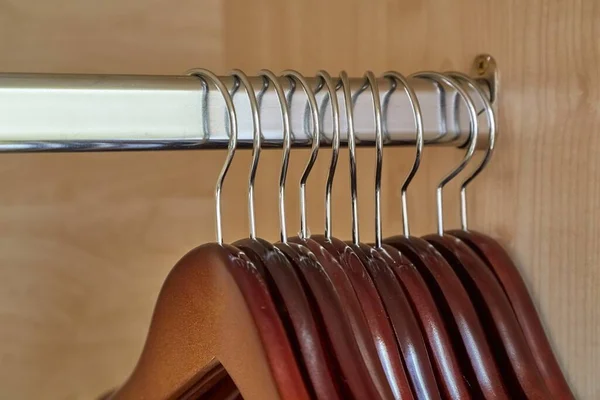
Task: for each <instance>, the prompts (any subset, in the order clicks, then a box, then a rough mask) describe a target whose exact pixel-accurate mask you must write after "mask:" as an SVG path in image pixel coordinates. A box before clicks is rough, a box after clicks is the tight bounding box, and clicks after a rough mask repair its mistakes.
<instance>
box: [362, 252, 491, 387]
mask: <svg viewBox="0 0 600 400" xmlns="http://www.w3.org/2000/svg"><path fill="white" fill-rule="evenodd" d="M374 256H375V257H377V258H379V259H380V260H381V261H382V262H385V263H386V264H387V265H388V267H389V268H390V270H391V271H392V274H393V275H394V276H395V278H396V279H397V280H398V282H399V283H400V284H401V285H402V288H403V290H405V291H406V294H407V298H408V299H409V300H410V303H411V305H412V307H413V309H414V310H415V316H416V317H417V318H418V319H419V322H420V326H421V330H422V332H423V337H424V339H425V340H426V343H427V349H428V353H429V357H430V359H431V363H432V365H433V367H434V368H435V371H436V380H437V383H438V385H439V387H440V391H441V392H442V395H443V396H444V398H447V399H469V398H471V397H472V396H471V394H472V393H473V394H475V396H473V397H475V398H477V396H478V395H479V393H480V392H479V391H478V386H477V385H474V384H473V383H470V382H468V381H467V379H466V376H465V375H464V374H463V372H462V371H461V368H460V364H461V362H462V363H464V362H468V361H466V360H459V359H458V353H457V352H456V351H455V350H454V348H453V345H452V341H451V339H450V336H449V334H448V332H447V331H446V327H445V325H444V321H443V319H442V316H441V315H440V310H439V309H438V308H437V306H436V304H435V301H434V299H433V296H432V295H431V292H430V291H429V289H428V288H427V284H426V283H425V281H424V280H423V277H422V276H421V275H420V274H419V272H418V270H417V269H416V267H415V266H414V264H413V263H412V262H410V260H409V259H408V258H407V257H405V256H403V255H402V254H401V253H400V252H399V251H398V250H397V249H396V248H394V247H392V246H389V245H385V244H384V245H383V246H382V247H381V248H380V249H375V255H374Z"/></svg>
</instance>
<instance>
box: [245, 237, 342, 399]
mask: <svg viewBox="0 0 600 400" xmlns="http://www.w3.org/2000/svg"><path fill="white" fill-rule="evenodd" d="M235 246H236V247H238V248H239V249H241V250H242V251H244V253H245V254H246V255H247V256H248V258H250V259H251V260H252V261H253V263H254V264H255V265H260V268H261V271H262V272H263V274H264V275H265V281H266V282H267V285H268V286H269V291H270V292H271V294H272V296H274V298H275V304H276V306H277V307H278V309H279V315H280V316H281V318H282V320H283V321H284V324H285V325H286V326H287V330H288V337H290V338H291V339H290V341H291V342H292V345H293V347H294V348H295V352H296V358H297V359H298V362H299V364H300V365H301V366H302V369H301V371H302V372H304V373H305V374H306V379H307V380H308V382H309V385H310V387H309V390H310V392H311V394H312V395H313V396H316V397H317V398H319V399H332V400H333V399H341V397H340V396H341V393H340V392H339V390H340V384H341V383H340V380H339V379H338V378H339V373H338V369H337V366H335V363H334V360H332V355H331V354H330V351H331V350H330V349H329V343H327V342H326V341H324V336H325V335H326V333H325V332H324V331H322V330H320V328H321V329H323V327H319V326H318V323H317V321H316V318H315V315H313V312H314V313H315V314H316V313H317V312H318V310H314V311H313V310H312V309H311V306H310V302H309V300H308V298H307V294H306V293H305V292H304V288H303V287H302V282H301V281H300V278H299V277H298V275H297V274H296V271H295V270H294V266H293V265H292V264H291V263H290V261H288V259H287V257H286V256H285V255H284V254H282V253H281V251H280V250H279V249H277V248H276V247H275V246H273V245H272V244H271V243H269V242H267V241H265V240H263V239H244V240H240V241H237V242H235Z"/></svg>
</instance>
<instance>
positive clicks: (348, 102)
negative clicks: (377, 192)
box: [340, 71, 360, 244]
mask: <svg viewBox="0 0 600 400" xmlns="http://www.w3.org/2000/svg"><path fill="white" fill-rule="evenodd" d="M340 83H341V86H342V92H343V93H344V105H345V108H346V120H347V121H348V153H349V155H350V199H351V202H352V243H354V244H358V243H359V239H360V238H359V229H358V182H357V179H356V137H355V136H354V104H353V101H352V92H351V90H350V80H349V78H348V74H347V73H346V71H341V72H340Z"/></svg>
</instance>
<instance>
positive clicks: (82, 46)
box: [0, 0, 600, 400]
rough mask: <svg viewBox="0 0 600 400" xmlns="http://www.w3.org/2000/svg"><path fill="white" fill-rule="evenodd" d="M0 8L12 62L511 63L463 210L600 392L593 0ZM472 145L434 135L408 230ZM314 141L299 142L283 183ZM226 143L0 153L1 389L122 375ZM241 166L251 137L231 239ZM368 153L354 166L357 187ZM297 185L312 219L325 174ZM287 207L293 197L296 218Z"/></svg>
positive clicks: (141, 69)
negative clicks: (488, 144)
mask: <svg viewBox="0 0 600 400" xmlns="http://www.w3.org/2000/svg"><path fill="white" fill-rule="evenodd" d="M0 9H1V12H0V33H2V34H1V35H0V53H1V54H2V55H3V56H2V57H1V58H0V70H1V71H4V72H6V71H14V72H82V73H140V74H180V73H182V72H184V71H186V70H187V69H189V68H191V67H194V66H199V67H206V68H210V69H213V70H214V71H216V72H218V73H220V74H226V73H227V72H228V71H229V70H231V69H232V68H235V67H239V68H242V69H244V70H246V72H248V73H249V74H254V73H256V71H258V70H259V69H260V68H265V67H266V68H272V69H273V70H274V71H275V72H278V71H280V70H282V69H284V68H296V69H299V70H300V71H301V72H303V73H305V74H307V75H312V74H314V72H315V71H316V70H318V69H320V68H324V69H326V70H329V71H330V72H331V73H332V75H335V74H337V72H338V71H339V70H341V69H346V70H347V71H348V73H349V74H350V75H352V76H362V74H363V73H364V71H365V70H367V69H372V70H373V71H374V72H375V73H376V74H379V73H381V72H383V71H386V70H389V69H395V70H398V71H400V72H402V73H405V74H409V73H411V72H414V71H417V70H423V69H432V70H441V71H443V70H448V69H453V70H460V71H465V70H466V69H467V68H468V67H469V65H470V62H471V59H472V58H473V56H474V55H475V54H477V53H480V52H489V53H491V54H493V55H494V56H495V57H496V59H497V60H498V63H499V66H500V68H501V78H502V81H501V93H500V97H499V107H498V109H499V118H500V130H499V140H498V146H497V149H496V150H497V151H496V152H495V155H494V157H493V159H492V162H491V164H490V166H489V168H487V169H486V171H485V172H484V174H483V175H482V176H481V177H480V178H479V179H478V180H477V182H475V183H474V185H473V186H472V188H471V190H470V194H469V197H470V198H469V213H470V217H471V227H472V228H473V229H476V230H478V231H481V232H484V233H486V234H487V235H490V236H491V237H493V238H495V239H497V240H499V241H500V243H502V244H503V245H504V246H505V248H506V249H507V251H508V252H509V254H510V255H511V256H512V257H513V258H514V260H515V262H516V265H517V266H518V268H519V272H520V273H521V275H522V276H523V279H524V281H525V283H526V284H527V286H528V288H529V290H530V293H531V297H532V299H533V301H534V303H535V305H536V307H537V309H538V311H539V314H540V319H541V322H542V324H543V325H544V327H545V328H546V332H547V336H548V340H549V342H550V345H551V346H552V348H553V350H554V352H555V354H556V358H557V360H558V362H559V364H560V366H561V367H562V370H563V372H564V374H565V375H566V378H567V381H568V382H569V384H570V385H571V388H572V389H573V392H574V394H575V397H576V398H578V399H585V400H595V399H598V398H600V381H599V380H598V379H597V376H598V370H600V343H599V341H598V339H597V338H598V331H599V329H600V313H599V312H598V304H600V291H599V290H598V287H599V286H600V269H599V268H598V267H597V266H598V265H600V252H598V251H597V247H598V242H599V240H600V224H598V223H597V221H599V219H600V209H599V208H598V206H597V205H598V204H600V190H599V188H600V181H599V180H598V176H600V158H599V157H597V154H598V153H599V152H600V135H598V132H600V118H599V115H600V111H599V110H598V107H597V104H598V103H599V102H600V73H599V70H598V68H597V66H598V65H599V64H600V49H599V48H598V46H597V42H598V40H597V38H598V37H599V36H600V31H599V30H600V24H598V22H597V21H598V20H599V18H600V4H599V3H598V2H597V1H591V0H572V1H559V0H530V1H520V0H506V1H497V0H464V1H460V2H444V1H441V0H422V1H409V0H399V1H395V2H390V1H384V0H371V1H369V2H368V4H367V2H348V1H345V0H331V1H326V2H324V1H320V2H319V1H315V0H292V1H285V2H282V1H278V0H255V1H251V2H250V1H239V0H238V1H235V0H233V1H227V2H225V1H223V0H206V1H202V2H200V1H184V2H178V3H177V6H173V4H172V2H168V1H166V0H150V1H148V0H105V1H95V2H94V1H89V0H82V1H69V0H65V1H61V2H58V3H57V2H43V1H35V0H18V1H17V0H2V1H0ZM249 21H251V22H249ZM32 117H33V116H32ZM358 122H359V123H361V122H360V121H358ZM298 154H299V155H298ZM368 154H369V155H372V154H373V151H372V149H368ZM462 154H463V153H462V152H459V151H452V150H450V149H445V148H440V149H430V148H426V149H425V152H424V154H423V164H422V167H421V169H420V170H419V173H418V174H417V177H416V180H415V181H414V183H413V184H412V185H411V188H410V190H409V204H410V205H411V206H410V213H411V226H412V232H413V233H415V234H419V235H423V234H427V233H431V232H432V231H433V230H434V228H435V196H434V192H433V190H434V187H435V185H436V183H437V182H438V181H439V179H440V177H441V176H443V175H444V174H445V173H446V172H447V171H448V170H449V169H450V168H452V166H453V165H455V163H456V162H457V161H458V159H459V158H460V157H462ZM306 157H307V155H306V153H303V152H300V153H293V154H292V161H291V164H290V179H291V180H290V182H292V181H295V180H294V179H295V178H294V176H299V173H300V172H301V171H302V169H303V168H304V165H305V161H306ZM413 158H414V150H413V149H389V150H388V149H386V150H385V161H384V180H386V182H385V184H384V185H383V187H384V192H383V195H384V196H383V199H382V200H383V203H382V205H383V207H384V215H386V224H385V232H384V233H385V234H386V235H391V234H393V233H396V232H400V230H401V218H400V208H399V207H398V202H399V200H398V197H397V194H398V188H399V185H400V179H401V176H400V175H402V176H404V174H405V172H406V171H408V170H409V168H410V165H411V163H412V160H413ZM223 159H224V153H222V152H187V153H186V152H183V153H182V152H178V153H145V154H139V153H138V154H132V153H129V154H87V155H62V154H55V155H42V156H40V155H19V156H7V157H1V162H0V182H2V194H1V195H0V223H1V226H2V233H1V234H0V249H1V251H0V254H1V255H2V260H1V264H2V265H1V268H0V281H1V282H3V283H2V284H1V285H0V304H1V305H2V307H1V308H0V354H1V356H2V359H3V360H8V361H7V362H5V363H2V365H1V366H0V394H1V395H2V397H6V398H13V399H16V398H18V399H36V398H37V397H38V395H39V393H40V390H43V393H45V394H46V395H47V397H48V398H57V399H67V398H74V399H78V398H86V399H88V398H94V397H95V396H97V395H99V394H100V393H102V392H103V391H105V390H106V389H109V388H111V387H114V386H115V385H117V384H118V383H119V382H122V380H123V378H124V377H125V376H126V375H127V374H128V372H129V371H131V370H132V368H133V366H134V364H135V362H136V360H137V357H138V355H139V352H140V349H141V347H142V345H143V342H144V338H145V335H146V332H147V330H148V323H149V321H150V318H151V315H152V309H153V306H154V303H155V301H156V296H157V293H158V291H159V290H160V287H161V285H162V283H163V281H164V280H165V276H166V275H167V274H168V272H169V270H170V268H171V266H172V265H173V264H174V263H175V262H176V261H177V260H178V259H179V258H180V257H181V256H182V255H183V254H184V253H185V252H186V251H187V250H188V249H190V248H192V247H194V246H196V245H198V244H199V243H205V242H209V241H212V240H214V211H213V209H214V201H213V189H214V183H215V179H216V176H217V174H218V170H219V168H220V167H221V165H222V163H223ZM321 159H322V160H324V161H323V162H321ZM342 159H343V158H342ZM280 161H281V157H280V154H279V153H278V152H269V151H265V152H263V155H262V157H261V162H260V167H259V173H258V178H257V186H256V194H257V199H256V201H257V204H259V205H260V207H258V209H257V212H258V215H257V217H258V218H259V220H258V221H259V227H260V229H261V233H262V234H263V235H264V236H265V237H266V238H267V239H269V240H271V241H273V240H277V237H278V236H277V235H278V232H279V230H278V224H277V222H278V221H277V217H276V214H275V213H273V210H276V209H277V189H276V183H275V182H277V178H278V176H277V175H278V171H279V166H280ZM249 163H250V152H238V153H237V155H236V159H235V161H234V165H233V168H232V170H231V174H230V175H229V176H228V179H227V181H226V182H225V190H224V193H223V195H224V197H223V200H224V210H225V212H226V217H225V218H224V224H225V227H224V228H225V230H224V232H225V235H226V239H228V240H232V239H235V238H240V237H244V236H245V235H246V234H247V224H246V222H245V221H246V196H245V194H246V193H245V191H246V188H247V168H248V165H250V164H249ZM327 164H328V160H326V157H320V160H319V161H317V166H316V167H315V169H314V170H313V173H312V175H311V182H312V180H313V179H314V181H315V182H325V176H326V174H327V172H326V171H327ZM340 165H341V166H343V165H344V163H342V162H341V163H340ZM373 167H374V163H368V162H362V163H361V164H360V166H359V168H358V175H359V182H361V183H362V182H366V183H365V185H366V186H365V187H367V186H368V187H369V188H371V187H372V179H373ZM339 171H344V168H342V167H340V169H339ZM338 176H339V179H337V180H336V183H335V185H334V199H335V203H334V204H335V207H334V227H335V232H337V235H338V236H340V237H341V238H342V239H348V238H349V234H345V233H347V232H348V233H349V232H350V217H349V216H350V211H349V209H350V207H349V201H348V200H347V199H348V192H347V189H348V188H347V187H348V179H347V178H346V177H345V176H344V172H338ZM320 179H321V180H320ZM309 186H310V189H309V192H308V209H309V211H310V212H309V226H310V228H311V231H312V232H313V233H317V232H322V204H323V189H322V186H324V185H321V184H317V183H315V184H314V185H312V183H310V182H309ZM290 187H291V185H290ZM290 190H293V189H290ZM363 192H364V193H363ZM457 193H458V192H457V190H456V188H455V187H452V185H450V186H449V187H448V191H447V196H446V200H445V201H446V205H447V208H446V211H447V212H446V218H447V226H448V227H456V226H458V219H457V215H456V214H457V212H456V210H458V208H457V199H458V195H457ZM372 197H373V196H372V194H371V192H369V191H367V190H364V191H361V198H360V205H361V209H362V208H364V209H367V210H372V205H373V199H372ZM338 200H339V201H338ZM296 207H297V200H296V198H295V196H294V195H288V210H292V211H289V212H288V214H289V218H290V219H289V220H288V222H289V223H290V225H291V226H290V228H294V231H295V230H296V229H297V225H296V220H297V218H296V215H295V213H294V212H293V210H296V209H297V208H296ZM361 215H362V217H361V218H363V220H362V224H361V229H362V235H363V236H364V237H372V236H371V235H372V226H373V224H372V213H371V212H368V213H367V212H362V213H361ZM90 365H93V366H94V371H93V373H91V372H90V370H89V366H90Z"/></svg>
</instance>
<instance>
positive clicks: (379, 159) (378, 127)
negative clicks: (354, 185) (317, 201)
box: [365, 71, 383, 249]
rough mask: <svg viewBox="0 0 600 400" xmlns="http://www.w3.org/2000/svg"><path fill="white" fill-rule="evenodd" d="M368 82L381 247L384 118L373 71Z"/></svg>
mask: <svg viewBox="0 0 600 400" xmlns="http://www.w3.org/2000/svg"><path fill="white" fill-rule="evenodd" d="M365 79H366V84H367V85H368V86H369V87H370V88H371V98H372V99H373V113H374V116H375V154H376V158H375V160H376V161H375V248H377V249H379V248H381V243H382V234H381V231H382V229H381V173H382V170H383V122H382V121H383V118H382V115H381V100H380V93H379V84H378V83H377V78H376V77H375V74H373V72H372V71H367V72H365Z"/></svg>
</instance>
